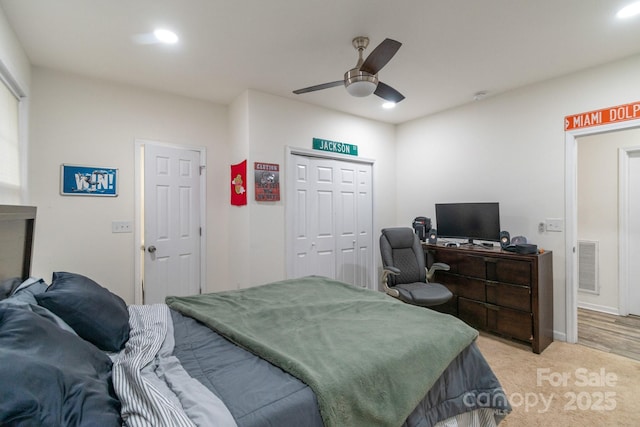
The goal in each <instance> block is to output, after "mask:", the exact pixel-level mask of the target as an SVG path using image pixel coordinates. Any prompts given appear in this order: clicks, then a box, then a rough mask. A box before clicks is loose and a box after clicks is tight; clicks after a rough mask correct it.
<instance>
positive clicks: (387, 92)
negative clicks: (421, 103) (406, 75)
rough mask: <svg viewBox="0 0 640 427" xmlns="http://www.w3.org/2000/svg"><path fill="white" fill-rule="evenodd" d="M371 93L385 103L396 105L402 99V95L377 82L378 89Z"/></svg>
mask: <svg viewBox="0 0 640 427" xmlns="http://www.w3.org/2000/svg"><path fill="white" fill-rule="evenodd" d="M373 93H374V94H376V95H378V96H379V97H380V98H382V99H384V100H386V101H390V102H395V103H396V104H397V103H398V102H400V101H402V100H403V99H404V95H403V94H401V93H400V92H398V91H397V90H395V89H394V88H392V87H391V86H389V85H386V84H384V83H382V82H378V87H377V88H376V91H375V92H373Z"/></svg>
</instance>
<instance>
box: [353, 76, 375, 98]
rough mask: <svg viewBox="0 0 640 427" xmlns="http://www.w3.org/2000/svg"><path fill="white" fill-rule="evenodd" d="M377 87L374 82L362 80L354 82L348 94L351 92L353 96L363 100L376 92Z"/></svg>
mask: <svg viewBox="0 0 640 427" xmlns="http://www.w3.org/2000/svg"><path fill="white" fill-rule="evenodd" d="M377 86H378V85H376V84H375V83H374V82H371V81H368V80H362V81H357V82H353V83H351V84H350V85H349V86H347V92H349V94H350V95H351V96H357V97H358V98H362V97H365V96H369V95H371V94H372V93H373V92H375V90H376V87H377Z"/></svg>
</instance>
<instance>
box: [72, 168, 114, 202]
mask: <svg viewBox="0 0 640 427" xmlns="http://www.w3.org/2000/svg"><path fill="white" fill-rule="evenodd" d="M61 177H62V182H61V187H62V188H61V193H62V194H63V195H67V196H117V195H118V169H114V168H103V167H93V166H72V165H62V171H61Z"/></svg>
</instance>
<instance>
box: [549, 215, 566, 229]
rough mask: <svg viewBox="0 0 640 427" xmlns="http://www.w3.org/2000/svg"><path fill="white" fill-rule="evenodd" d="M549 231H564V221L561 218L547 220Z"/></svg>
mask: <svg viewBox="0 0 640 427" xmlns="http://www.w3.org/2000/svg"><path fill="white" fill-rule="evenodd" d="M545 222H546V223H547V231H563V230H564V221H563V220H562V219H561V218H547V219H546V220H545Z"/></svg>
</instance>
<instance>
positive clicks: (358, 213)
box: [286, 149, 376, 289]
mask: <svg viewBox="0 0 640 427" xmlns="http://www.w3.org/2000/svg"><path fill="white" fill-rule="evenodd" d="M288 151H289V152H288V155H287V204H286V218H287V224H288V226H287V236H286V242H287V256H286V260H287V261H286V262H287V277H288V278H296V277H302V276H307V275H321V276H325V277H329V278H332V279H336V280H340V281H342V282H345V283H349V284H352V285H354V286H359V287H363V288H368V289H375V283H376V277H375V276H376V273H375V268H374V256H375V255H374V253H375V246H374V241H373V197H372V194H373V180H372V172H373V166H372V164H373V162H372V161H371V160H367V159H362V158H356V159H352V158H348V157H346V156H332V155H325V154H324V153H322V154H320V153H316V152H313V151H309V150H302V149H288Z"/></svg>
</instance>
